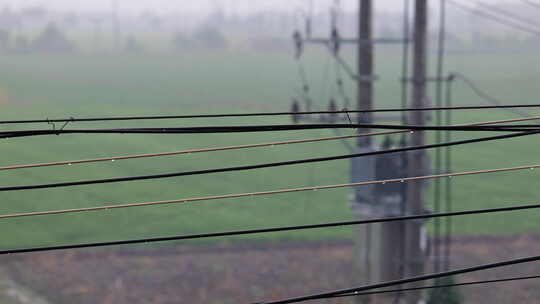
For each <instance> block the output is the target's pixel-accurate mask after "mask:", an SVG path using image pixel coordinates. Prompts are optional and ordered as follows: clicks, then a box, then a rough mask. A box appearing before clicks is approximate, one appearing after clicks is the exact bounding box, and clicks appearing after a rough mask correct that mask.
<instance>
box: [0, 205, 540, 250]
mask: <svg viewBox="0 0 540 304" xmlns="http://www.w3.org/2000/svg"><path fill="white" fill-rule="evenodd" d="M538 208H540V204H537V205H525V206H514V207H505V208H493V209H481V210H471V211H460V212H452V213H439V214H421V215H409V216H400V217H390V218H377V219H369V220H359V221H347V222H333V223H325V224H314V225H299V226H288V227H274V228H263V229H251V230H238V231H227V232H214V233H201V234H188V235H176V236H167V237H157V238H144V239H132V240H123V241H111V242H95V243H81V244H71V245H60V246H47V247H34V248H21V249H9V250H1V251H0V255H6V254H15V253H29V252H43V251H56V250H67V249H81V248H90V247H108V246H118V245H129V244H143V243H155V242H167V241H179V240H193V239H202V238H214V237H227V236H237V235H248V234H260V233H273V232H283V231H294V230H307V229H320V228H330V227H342V226H353V225H364V224H373V223H383V222H396V221H405V220H417V219H428V218H436V217H445V216H463V215H473V214H486V213H498V212H510V211H518V210H528V209H538Z"/></svg>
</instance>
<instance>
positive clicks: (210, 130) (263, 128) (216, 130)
mask: <svg viewBox="0 0 540 304" xmlns="http://www.w3.org/2000/svg"><path fill="white" fill-rule="evenodd" d="M519 127H524V128H525V127H526V128H527V129H519ZM539 127H540V125H527V126H520V125H510V126H478V125H463V126H419V125H418V126H417V125H404V126H402V125H381V124H351V123H349V124H331V123H330V124H304V125H252V126H206V127H180V128H124V129H75V130H17V131H4V132H0V138H4V139H10V138H19V137H31V136H44V135H61V134H160V135H165V134H168V135H170V134H221V133H257V132H286V131H304V130H321V129H383V130H413V131H492V132H521V131H531V128H539Z"/></svg>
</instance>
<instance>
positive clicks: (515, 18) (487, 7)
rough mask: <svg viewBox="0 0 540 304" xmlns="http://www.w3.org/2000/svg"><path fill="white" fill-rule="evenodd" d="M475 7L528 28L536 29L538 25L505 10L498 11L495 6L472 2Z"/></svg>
mask: <svg viewBox="0 0 540 304" xmlns="http://www.w3.org/2000/svg"><path fill="white" fill-rule="evenodd" d="M474 3H475V4H476V5H477V6H479V7H482V8H484V10H488V11H491V12H493V13H495V14H499V15H503V16H504V17H508V18H509V19H511V20H513V21H517V22H521V23H524V24H528V25H529V26H533V27H538V26H539V24H538V23H537V22H534V21H532V20H529V19H526V18H523V16H520V15H518V14H515V13H514V12H511V11H507V10H503V9H500V8H499V7H497V6H494V5H489V4H487V3H485V2H478V1H477V2H474Z"/></svg>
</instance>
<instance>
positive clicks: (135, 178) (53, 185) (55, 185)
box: [0, 131, 540, 192]
mask: <svg viewBox="0 0 540 304" xmlns="http://www.w3.org/2000/svg"><path fill="white" fill-rule="evenodd" d="M538 133H540V131H529V132H520V133H515V134H508V135H499V136H491V137H482V138H476V139H467V140H460V141H454V142H447V143H442V144H430V145H423V146H412V147H404V148H397V149H390V150H383V151H372V152H366V153H354V154H345V155H337V156H327V157H318V158H307V159H300V160H291V161H284V162H274V163H264V164H258V165H248V166H238V167H227V168H215V169H205V170H196V171H184V172H172V173H162V174H155V175H141V176H129V177H118V178H108V179H94V180H83V181H71V182H62V183H51V184H37V185H25V186H7V187H0V192H4V191H20V190H31V189H45V188H58V187H71V186H82V185H93V184H107V183H117V182H128V181H138V180H150V179H161V178H170V177H180V176H191V175H203V174H213V173H222V172H233V171H245V170H254V169H262V168H271V167H281V166H290V165H299V164H307V163H317V162H326V161H333V160H340V159H350V158H355V157H363V156H372V155H380V154H388V153H399V152H407V151H415V150H424V149H433V148H440V147H448V146H457V145H464V144H471V143H478V142H485V141H493V140H501V139H508V138H516V137H522V136H528V135H533V134H538Z"/></svg>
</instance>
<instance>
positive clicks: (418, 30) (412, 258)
mask: <svg viewBox="0 0 540 304" xmlns="http://www.w3.org/2000/svg"><path fill="white" fill-rule="evenodd" d="M427 5H428V4H427V0H416V1H415V17H414V37H413V40H414V52H413V77H412V86H413V89H412V101H411V102H412V104H411V107H412V108H424V107H425V106H426V102H427V96H426V72H427V42H426V41H427V26H428V25H427V22H428V21H427V20H428V18H427V17H428V7H427ZM408 122H409V123H410V124H412V125H418V126H423V125H425V123H426V116H425V114H424V112H422V111H413V112H411V114H410V116H409V121H408ZM409 143H410V145H411V146H421V145H425V144H426V135H425V132H423V131H420V132H418V131H416V132H414V133H413V134H411V136H410V142H409ZM425 173H427V154H426V152H425V151H423V150H418V151H413V152H408V176H421V175H424V174H425ZM423 188H424V187H423V182H421V181H410V182H409V184H408V185H407V212H408V213H409V214H422V213H424V195H423V191H422V190H423ZM423 224H424V223H423V222H420V221H412V222H408V223H407V229H406V242H405V246H406V247H405V248H406V252H407V253H406V257H407V261H405V262H406V264H407V266H408V267H407V272H406V273H407V276H408V277H413V276H418V275H422V274H423V272H424V263H425V248H424V247H425V245H426V241H425V235H426V234H425V231H423V229H424V228H423V227H424V225H423ZM420 286H422V283H415V284H413V285H411V286H410V287H420ZM421 298H422V293H421V292H420V291H413V292H410V293H408V294H407V303H408V304H418V303H419V301H420V300H421Z"/></svg>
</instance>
